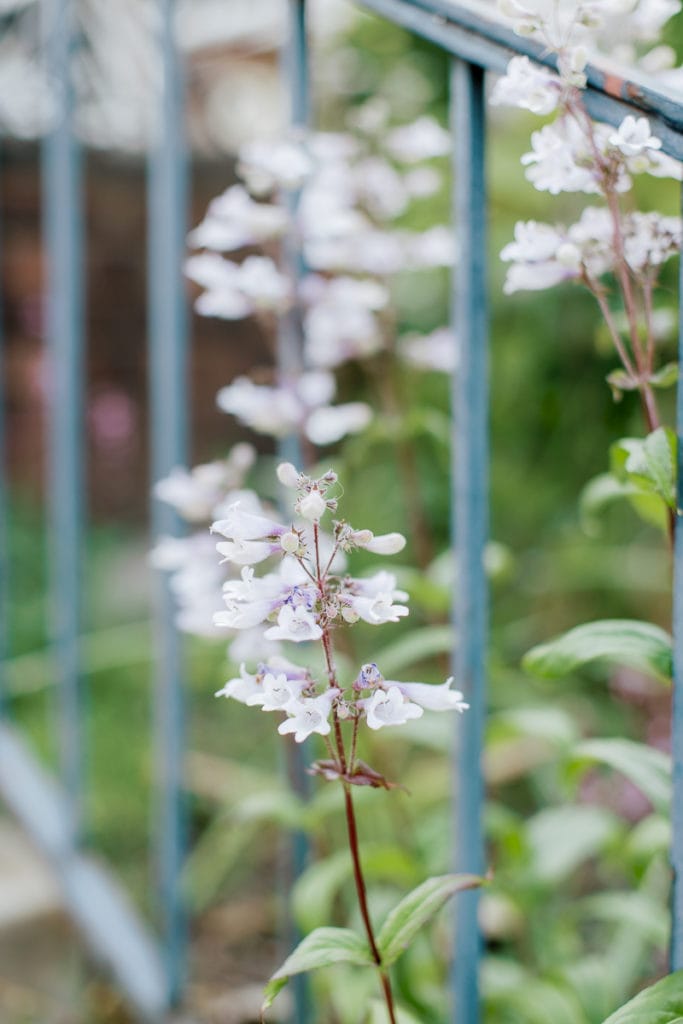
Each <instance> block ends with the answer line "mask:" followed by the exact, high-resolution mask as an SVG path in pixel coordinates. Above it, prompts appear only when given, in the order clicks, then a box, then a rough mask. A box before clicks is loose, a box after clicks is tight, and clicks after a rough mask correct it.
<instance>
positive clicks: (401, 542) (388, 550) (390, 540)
mask: <svg viewBox="0 0 683 1024" xmlns="http://www.w3.org/2000/svg"><path fill="white" fill-rule="evenodd" d="M405 546H406V539H405V537H404V536H403V534H402V533H383V534H381V535H380V536H379V537H372V538H371V539H370V540H369V541H368V542H367V544H363V545H362V547H364V548H365V550H366V551H372V552H373V554H375V555H395V554H397V553H398V552H399V551H403V549H404V547H405Z"/></svg>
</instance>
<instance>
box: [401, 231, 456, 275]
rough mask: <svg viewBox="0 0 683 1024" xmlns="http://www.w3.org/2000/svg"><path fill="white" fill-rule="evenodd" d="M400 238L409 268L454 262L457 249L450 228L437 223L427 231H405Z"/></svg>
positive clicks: (448, 265)
mask: <svg viewBox="0 0 683 1024" xmlns="http://www.w3.org/2000/svg"><path fill="white" fill-rule="evenodd" d="M401 240H402V243H403V247H404V250H405V261H406V265H407V266H408V267H410V268H413V269H416V270H419V269H421V268H427V267H452V266H453V265H454V264H455V262H456V259H457V253H458V250H457V245H456V241H455V235H454V233H453V230H452V228H446V227H443V225H437V226H436V227H434V228H428V230H427V231H416V232H405V233H403V234H402V236H401Z"/></svg>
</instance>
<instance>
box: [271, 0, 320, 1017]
mask: <svg viewBox="0 0 683 1024" xmlns="http://www.w3.org/2000/svg"><path fill="white" fill-rule="evenodd" d="M288 16H289V17H288V33H287V41H286V45H285V46H284V47H283V51H282V71H283V75H284V77H285V80H286V82H287V86H288V92H289V118H288V120H289V127H290V131H291V133H292V134H293V135H294V137H301V138H302V139H303V136H304V134H305V132H306V130H307V128H308V125H309V120H310V87H309V67H308V40H307V33H306V0H288ZM285 202H286V204H287V208H288V210H289V213H290V216H291V217H292V219H294V218H295V217H296V213H297V207H298V204H299V193H298V192H294V191H293V192H290V193H288V194H287V195H286V196H285ZM283 263H284V267H285V269H286V271H287V273H288V275H289V278H290V280H291V281H292V283H293V284H294V286H296V285H297V283H298V281H299V280H300V279H301V277H302V275H303V274H304V273H305V267H304V261H303V255H302V252H301V247H300V245H299V243H298V240H297V236H296V232H290V234H289V235H288V236H287V238H286V239H285V240H284V251H283ZM277 347H278V356H277V362H278V376H279V379H280V380H281V381H282V382H287V381H291V380H295V379H296V378H297V377H298V376H299V375H300V374H301V372H302V370H303V368H304V340H303V326H302V317H301V310H300V308H299V305H298V303H295V304H294V306H293V307H292V308H291V309H290V310H288V311H287V312H286V313H285V314H284V315H283V316H282V317H281V318H280V322H279V325H278V346H277ZM279 454H280V457H281V458H282V459H283V460H285V461H287V462H292V463H294V465H295V466H297V467H300V468H303V465H304V456H303V452H302V445H301V441H300V439H299V438H298V437H296V436H291V437H287V438H283V439H282V441H281V442H280V445H279ZM310 753H311V751H310V744H308V743H306V744H304V745H303V746H300V745H299V744H296V745H295V744H291V743H290V744H287V745H286V748H285V752H284V758H285V762H286V763H285V770H286V774H287V778H288V780H289V784H290V785H291V787H292V789H293V790H294V792H295V793H298V794H299V796H302V797H304V798H306V797H307V796H308V794H309V792H310V778H309V776H308V775H307V773H306V765H307V764H308V762H309V760H310ZM289 846H290V849H289V855H288V856H287V857H286V862H285V865H284V870H283V879H282V881H283V883H284V884H283V888H284V892H285V895H287V894H288V893H289V891H290V890H291V886H292V884H293V883H294V881H295V880H296V879H297V878H298V877H299V876H300V875H301V874H302V872H303V871H304V870H305V868H306V866H307V864H308V859H309V853H310V849H309V842H308V837H307V836H306V834H305V833H304V832H302V831H301V830H299V829H297V830H295V831H294V832H293V833H292V836H291V842H290V844H289ZM285 913H286V914H287V928H286V932H287V945H288V947H289V948H288V950H287V953H289V952H290V950H291V948H293V947H294V946H295V945H296V944H297V943H298V942H299V940H300V939H301V934H300V933H299V930H298V928H297V926H296V924H295V922H294V921H293V920H292V918H291V911H290V908H289V907H287V909H286V911H285ZM292 995H293V1000H292V1002H293V1006H292V1014H291V1020H292V1024H309V1022H310V1021H311V1020H312V1016H311V1000H310V988H309V983H308V978H307V977H306V975H305V974H299V975H297V976H296V977H295V978H293V979H292Z"/></svg>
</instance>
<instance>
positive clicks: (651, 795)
mask: <svg viewBox="0 0 683 1024" xmlns="http://www.w3.org/2000/svg"><path fill="white" fill-rule="evenodd" d="M573 754H574V756H575V757H576V758H578V759H579V760H590V761H600V762H602V764H606V765H609V766H610V768H614V769H615V770H616V771H618V772H621V774H622V775H625V776H626V778H627V779H629V780H630V781H631V782H632V783H633V784H634V785H635V786H637V787H638V789H640V790H641V791H642V792H643V793H644V794H645V796H646V797H647V798H648V800H650V802H651V803H652V805H653V807H654V808H655V809H656V810H658V811H661V812H662V813H667V812H668V809H669V805H670V803H671V758H670V757H669V755H668V754H665V753H664V751H662V750H656V749H655V748H654V747H648V746H646V744H644V743H636V742H635V741H634V740H626V739H619V738H615V739H597V740H586V741H585V742H584V743H579V744H578V745H577V746H576V747H575V748H574V751H573Z"/></svg>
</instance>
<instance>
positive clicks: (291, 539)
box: [280, 530, 301, 555]
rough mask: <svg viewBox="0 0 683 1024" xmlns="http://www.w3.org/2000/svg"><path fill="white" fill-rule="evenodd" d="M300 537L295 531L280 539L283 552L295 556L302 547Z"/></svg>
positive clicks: (290, 531)
mask: <svg viewBox="0 0 683 1024" xmlns="http://www.w3.org/2000/svg"><path fill="white" fill-rule="evenodd" d="M300 543H301V542H300V540H299V537H298V535H297V534H296V533H294V531H293V530H289V531H288V532H287V533H283V534H282V536H281V537H280V547H281V548H282V550H283V551H286V552H287V554H288V555H293V554H295V553H296V552H297V551H298V550H299V545H300Z"/></svg>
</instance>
